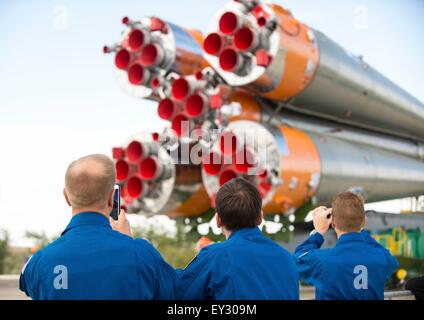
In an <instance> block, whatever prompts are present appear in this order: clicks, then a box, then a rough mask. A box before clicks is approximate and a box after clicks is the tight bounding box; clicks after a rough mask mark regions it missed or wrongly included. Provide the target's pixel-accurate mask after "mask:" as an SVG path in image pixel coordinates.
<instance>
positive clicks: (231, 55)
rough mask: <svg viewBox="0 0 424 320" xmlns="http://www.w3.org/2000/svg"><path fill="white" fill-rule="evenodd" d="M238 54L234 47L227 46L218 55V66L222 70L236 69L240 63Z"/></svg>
mask: <svg viewBox="0 0 424 320" xmlns="http://www.w3.org/2000/svg"><path fill="white" fill-rule="evenodd" d="M240 59H242V58H241V57H240V55H239V54H238V53H237V51H235V50H234V49H231V48H227V49H225V50H224V51H222V52H221V54H220V55H219V66H220V67H221V68H222V70H224V71H230V72H231V71H236V70H237V69H238V67H239V65H240Z"/></svg>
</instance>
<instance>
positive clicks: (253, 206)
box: [215, 177, 262, 231]
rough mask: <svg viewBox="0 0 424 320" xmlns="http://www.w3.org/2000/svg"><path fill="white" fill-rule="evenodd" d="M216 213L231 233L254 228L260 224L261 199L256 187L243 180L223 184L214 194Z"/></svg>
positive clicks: (238, 179) (236, 179) (235, 179)
mask: <svg viewBox="0 0 424 320" xmlns="http://www.w3.org/2000/svg"><path fill="white" fill-rule="evenodd" d="M215 203H216V211H217V213H218V215H219V217H220V218H221V222H222V224H223V226H224V227H225V228H226V229H228V230H231V231H235V230H238V229H242V228H252V227H256V226H258V225H259V224H260V222H261V214H262V211H261V208H262V198H261V195H260V194H259V192H258V190H257V189H256V187H255V186H254V185H253V184H251V183H250V182H248V181H247V180H246V179H243V178H240V177H239V178H234V179H232V180H230V181H228V182H227V183H225V184H224V185H223V186H222V187H221V188H220V189H219V191H218V193H217V194H216V199H215Z"/></svg>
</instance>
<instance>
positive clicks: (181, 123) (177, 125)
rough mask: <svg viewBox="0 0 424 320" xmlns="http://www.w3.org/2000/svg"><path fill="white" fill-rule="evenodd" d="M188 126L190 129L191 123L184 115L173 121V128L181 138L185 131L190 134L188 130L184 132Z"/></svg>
mask: <svg viewBox="0 0 424 320" xmlns="http://www.w3.org/2000/svg"><path fill="white" fill-rule="evenodd" d="M186 126H187V129H188V126H189V122H188V119H187V117H186V116H184V115H182V114H179V115H177V116H176V117H175V118H174V120H172V124H171V127H172V129H173V130H174V131H175V133H176V134H177V135H178V136H181V135H182V134H183V131H187V132H188V130H184V129H185V127H186Z"/></svg>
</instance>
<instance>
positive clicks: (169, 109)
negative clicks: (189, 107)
mask: <svg viewBox="0 0 424 320" xmlns="http://www.w3.org/2000/svg"><path fill="white" fill-rule="evenodd" d="M174 110H175V106H174V102H172V100H171V99H168V98H165V99H163V100H162V101H161V102H159V106H158V114H159V117H160V118H162V119H164V120H169V119H171V118H172V115H173V114H174Z"/></svg>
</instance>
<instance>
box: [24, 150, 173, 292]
mask: <svg viewBox="0 0 424 320" xmlns="http://www.w3.org/2000/svg"><path fill="white" fill-rule="evenodd" d="M114 183H115V165H114V163H113V161H112V160H111V159H110V158H108V157H107V156H104V155H90V156H86V157H83V158H81V159H79V160H76V161H74V162H72V163H71V164H70V165H69V167H68V170H67V172H66V177H65V189H64V195H65V199H66V201H67V203H68V204H69V205H70V206H71V207H72V215H73V217H72V219H71V222H70V223H69V225H68V226H67V227H66V229H65V230H64V231H63V233H62V235H61V237H60V238H59V239H57V240H56V241H54V242H53V243H51V244H50V245H48V246H47V247H46V248H44V249H43V250H40V251H38V252H37V253H36V254H35V255H34V256H32V257H31V259H30V260H29V261H28V262H27V264H26V265H25V267H24V268H23V270H22V274H21V277H20V289H21V290H22V291H24V292H25V293H26V294H27V295H28V296H30V297H31V298H33V299H174V298H175V294H176V272H175V270H174V269H173V268H172V267H171V266H170V265H168V264H167V263H166V262H165V261H164V260H163V259H162V257H161V256H160V254H159V253H158V252H157V251H156V250H155V249H154V248H153V247H152V245H151V244H149V243H148V242H147V241H145V240H142V239H133V238H132V237H131V231H130V230H131V229H130V226H129V223H128V221H127V220H126V217H125V213H124V211H123V210H121V213H120V215H119V219H118V221H117V222H114V221H109V214H110V211H111V210H112V207H113V195H114ZM113 229H115V230H118V231H121V232H118V231H115V230H113ZM122 232H123V233H126V234H123V233H122Z"/></svg>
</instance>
